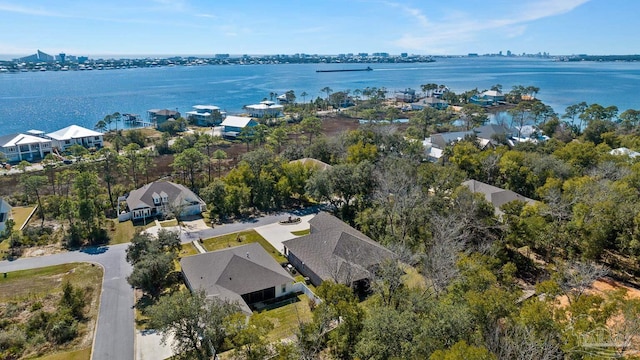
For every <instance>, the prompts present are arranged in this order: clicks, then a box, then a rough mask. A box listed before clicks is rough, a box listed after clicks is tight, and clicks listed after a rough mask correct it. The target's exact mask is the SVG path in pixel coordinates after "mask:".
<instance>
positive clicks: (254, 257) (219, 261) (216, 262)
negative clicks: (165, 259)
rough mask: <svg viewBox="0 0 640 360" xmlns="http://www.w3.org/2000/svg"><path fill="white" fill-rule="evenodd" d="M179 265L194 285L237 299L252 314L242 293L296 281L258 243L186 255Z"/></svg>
mask: <svg viewBox="0 0 640 360" xmlns="http://www.w3.org/2000/svg"><path fill="white" fill-rule="evenodd" d="M180 265H181V266H182V272H183V274H184V276H185V278H186V279H187V282H188V283H189V286H190V287H191V289H193V290H197V289H203V290H204V291H205V294H206V295H207V297H209V296H216V297H220V298H222V299H226V300H230V301H238V303H239V304H240V307H241V308H242V310H243V311H244V312H248V313H249V314H250V313H251V310H250V309H249V306H248V305H247V304H246V303H245V302H244V300H242V295H244V294H248V293H252V292H254V291H259V290H263V289H267V288H271V287H275V286H280V285H283V284H288V283H292V282H293V281H294V280H293V278H292V277H291V275H289V273H288V272H287V271H286V270H284V269H283V268H282V266H280V264H278V263H277V262H276V261H275V259H274V258H273V257H271V255H269V254H268V253H267V252H266V251H265V250H264V248H263V247H262V246H261V245H260V244H258V243H251V244H247V245H242V246H236V247H232V248H229V249H224V250H218V251H213V252H208V253H204V254H199V255H194V256H188V257H184V258H182V259H181V260H180Z"/></svg>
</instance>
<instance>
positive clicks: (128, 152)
mask: <svg viewBox="0 0 640 360" xmlns="http://www.w3.org/2000/svg"><path fill="white" fill-rule="evenodd" d="M138 150H140V145H138V144H136V143H131V144H129V145H127V146H125V148H124V157H125V159H126V160H127V166H128V168H129V171H130V175H131V179H132V180H133V186H134V187H135V188H137V187H138V169H139V167H140V164H139V160H140V159H139V156H138Z"/></svg>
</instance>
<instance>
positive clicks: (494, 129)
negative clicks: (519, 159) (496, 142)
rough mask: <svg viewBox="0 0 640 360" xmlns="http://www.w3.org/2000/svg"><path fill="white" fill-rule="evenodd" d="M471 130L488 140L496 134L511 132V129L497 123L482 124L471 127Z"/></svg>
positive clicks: (508, 133)
mask: <svg viewBox="0 0 640 360" xmlns="http://www.w3.org/2000/svg"><path fill="white" fill-rule="evenodd" d="M473 131H474V132H475V133H476V135H477V136H478V137H479V138H483V139H489V140H492V137H493V136H494V135H496V134H507V135H510V134H511V133H512V132H513V130H511V129H508V128H507V127H505V126H503V125H498V124H487V125H482V126H479V127H477V128H475V129H473Z"/></svg>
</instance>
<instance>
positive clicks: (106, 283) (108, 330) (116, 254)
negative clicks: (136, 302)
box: [0, 244, 134, 360]
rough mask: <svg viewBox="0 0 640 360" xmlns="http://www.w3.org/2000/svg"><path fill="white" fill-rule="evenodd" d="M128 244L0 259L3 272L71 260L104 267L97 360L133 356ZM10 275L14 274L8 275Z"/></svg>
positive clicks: (131, 298) (132, 320)
mask: <svg viewBox="0 0 640 360" xmlns="http://www.w3.org/2000/svg"><path fill="white" fill-rule="evenodd" d="M127 246H128V244H120V245H114V246H110V247H101V248H91V249H85V250H83V251H72V252H67V253H60V254H55V255H48V256H40V257H33V258H24V259H18V260H15V261H0V272H2V273H4V272H11V271H16V270H26V269H33V268H39V267H44V266H52V265H60V264H65V263H70V262H94V263H98V264H100V265H102V266H103V267H104V279H103V281H102V294H101V297H100V315H99V318H98V326H97V330H96V337H95V342H94V344H93V353H92V359H94V360H111V359H118V360H128V359H133V358H134V313H133V290H132V288H131V286H130V285H129V284H128V283H127V280H126V277H127V276H128V275H129V274H130V273H131V265H129V264H128V263H127V261H126V259H125V258H126V256H125V249H126V248H127ZM9 276H11V274H9Z"/></svg>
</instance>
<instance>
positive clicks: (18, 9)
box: [0, 3, 66, 17]
mask: <svg viewBox="0 0 640 360" xmlns="http://www.w3.org/2000/svg"><path fill="white" fill-rule="evenodd" d="M0 12H11V13H17V14H24V15H34V16H50V17H66V15H64V14H62V13H58V12H55V11H50V10H47V9H44V8H42V7H28V6H21V5H14V4H7V3H0Z"/></svg>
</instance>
